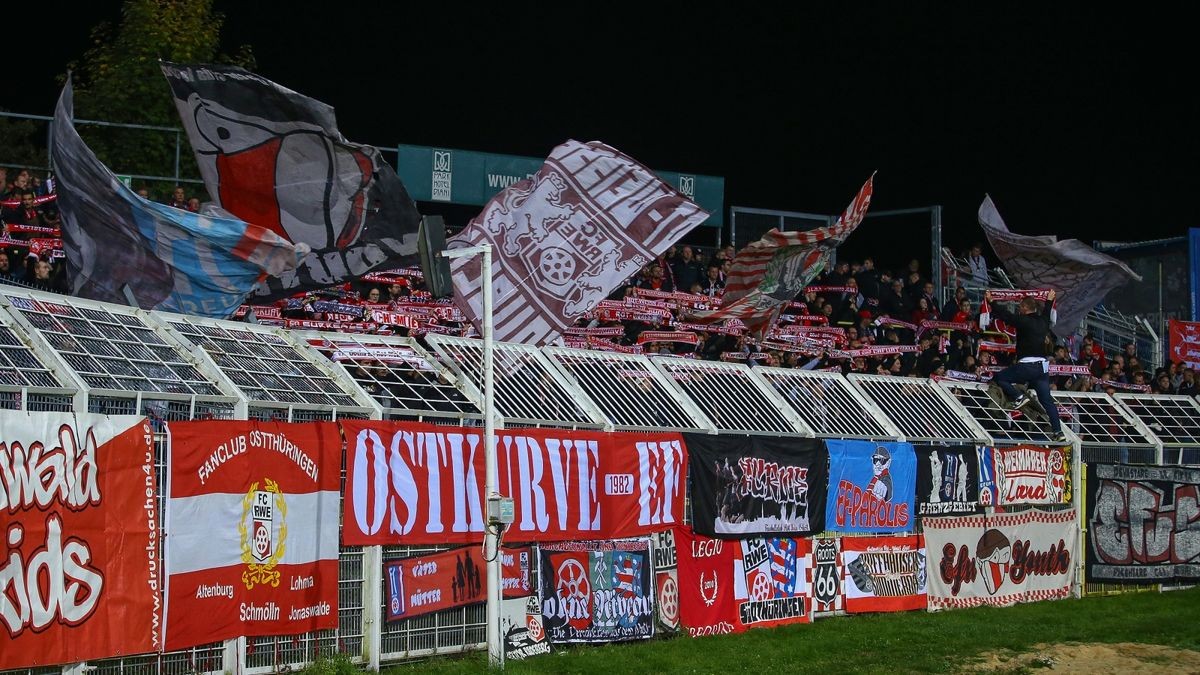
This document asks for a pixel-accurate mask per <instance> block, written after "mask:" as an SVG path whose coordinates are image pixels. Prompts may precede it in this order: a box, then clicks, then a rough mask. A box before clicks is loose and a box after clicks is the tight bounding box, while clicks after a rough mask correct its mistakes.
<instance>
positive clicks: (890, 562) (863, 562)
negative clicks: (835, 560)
mask: <svg viewBox="0 0 1200 675" xmlns="http://www.w3.org/2000/svg"><path fill="white" fill-rule="evenodd" d="M841 555H842V569H843V573H844V574H845V578H844V580H843V587H844V588H845V589H846V611H847V612H849V613H851V614H854V613H856V612H906V611H909V610H916V609H925V603H926V579H927V578H928V563H927V561H926V560H925V538H924V537H922V536H921V535H919V534H913V535H907V536H898V537H842V553H841Z"/></svg>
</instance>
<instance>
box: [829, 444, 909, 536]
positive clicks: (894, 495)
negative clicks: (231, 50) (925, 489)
mask: <svg viewBox="0 0 1200 675" xmlns="http://www.w3.org/2000/svg"><path fill="white" fill-rule="evenodd" d="M825 445H826V447H828V448H829V490H830V495H829V503H828V507H827V508H828V511H827V513H826V515H825V526H826V527H828V528H829V529H830V530H833V531H835V532H906V531H909V530H912V529H913V527H914V521H913V513H914V510H913V502H914V500H915V494H916V469H917V467H916V464H917V461H916V457H915V455H914V454H913V446H912V444H910V443H875V442H872V441H833V440H830V441H826V442H825Z"/></svg>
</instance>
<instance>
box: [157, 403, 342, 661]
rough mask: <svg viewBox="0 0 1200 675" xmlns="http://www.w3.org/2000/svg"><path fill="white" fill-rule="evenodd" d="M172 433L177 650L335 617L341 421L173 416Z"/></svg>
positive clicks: (170, 626)
mask: <svg viewBox="0 0 1200 675" xmlns="http://www.w3.org/2000/svg"><path fill="white" fill-rule="evenodd" d="M168 432H169V434H170V456H169V460H168V462H169V466H170V477H169V480H170V491H169V493H168V499H167V510H166V530H167V535H168V538H167V543H168V546H167V572H168V574H169V575H170V576H169V577H168V579H167V625H166V629H167V643H166V646H167V649H168V650H173V649H182V648H184V647H191V646H193V645H199V644H206V643H209V642H215V641H218V640H224V639H227V638H232V637H237V636H240V635H245V636H253V635H294V634H297V633H306V632H309V631H313V630H320V629H323V628H337V626H338V541H337V531H338V527H337V522H338V516H337V509H338V496H339V492H340V482H341V479H340V475H339V474H340V471H339V467H340V466H341V448H342V441H341V438H340V437H339V436H338V430H337V426H335V425H334V424H329V423H324V422H307V423H304V424H286V423H282V422H256V421H249V422H220V421H205V422H173V423H171V424H170V426H169V427H168Z"/></svg>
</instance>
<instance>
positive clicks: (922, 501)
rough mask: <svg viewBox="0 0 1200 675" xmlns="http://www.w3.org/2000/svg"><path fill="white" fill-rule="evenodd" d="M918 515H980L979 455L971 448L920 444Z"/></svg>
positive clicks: (918, 457)
mask: <svg viewBox="0 0 1200 675" xmlns="http://www.w3.org/2000/svg"><path fill="white" fill-rule="evenodd" d="M914 450H915V452H916V455H917V515H919V516H941V515H946V514H953V513H979V512H980V511H981V510H982V507H981V506H980V505H979V453H978V451H977V450H976V449H975V447H974V446H971V445H952V446H938V445H918V446H916V448H915V449H914Z"/></svg>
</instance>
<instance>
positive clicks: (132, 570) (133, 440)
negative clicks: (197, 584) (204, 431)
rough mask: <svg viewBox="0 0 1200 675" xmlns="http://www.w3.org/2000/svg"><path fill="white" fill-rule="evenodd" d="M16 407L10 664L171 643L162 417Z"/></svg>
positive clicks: (10, 429) (9, 423)
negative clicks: (155, 420)
mask: <svg viewBox="0 0 1200 675" xmlns="http://www.w3.org/2000/svg"><path fill="white" fill-rule="evenodd" d="M5 414H6V417H5V421H4V425H3V431H0V513H3V514H4V524H3V525H2V526H0V536H3V537H4V540H3V541H4V544H5V548H4V552H5V553H4V560H3V562H2V563H0V635H3V636H4V637H3V639H4V642H3V643H0V644H2V645H3V646H2V647H0V670H8V669H11V668H42V667H44V666H50V665H56V664H62V663H75V662H79V661H87V660H92V659H100V658H105V657H108V656H112V655H113V654H139V653H143V652H150V651H158V650H161V649H162V626H161V620H162V613H161V612H162V599H161V596H160V595H159V590H160V589H159V585H158V584H159V579H160V577H159V562H160V561H161V560H162V556H161V554H160V552H159V541H160V538H159V524H158V492H157V489H158V488H157V484H156V481H155V476H156V467H155V462H154V436H153V433H152V432H151V430H150V425H149V424H148V423H146V420H145V418H142V417H137V416H134V415H112V416H106V415H94V414H91V413H78V414H70V413H44V412H11V411H10V412H7V413H5Z"/></svg>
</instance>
